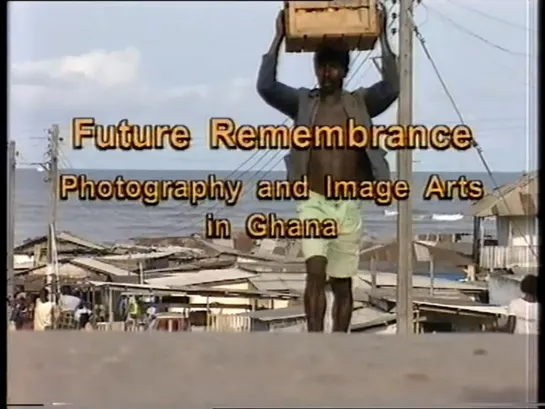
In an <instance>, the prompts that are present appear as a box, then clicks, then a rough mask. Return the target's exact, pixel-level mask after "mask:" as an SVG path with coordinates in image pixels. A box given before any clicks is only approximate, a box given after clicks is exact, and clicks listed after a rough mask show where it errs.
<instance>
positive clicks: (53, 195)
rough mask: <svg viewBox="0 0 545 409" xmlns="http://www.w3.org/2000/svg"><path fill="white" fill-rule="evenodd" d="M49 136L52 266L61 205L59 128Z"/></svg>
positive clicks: (49, 246) (49, 247) (49, 254)
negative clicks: (58, 213) (59, 205)
mask: <svg viewBox="0 0 545 409" xmlns="http://www.w3.org/2000/svg"><path fill="white" fill-rule="evenodd" d="M48 134H49V152H48V153H49V163H48V167H47V169H48V172H49V174H48V183H49V223H48V229H47V262H48V263H50V264H52V263H53V262H54V261H55V260H54V257H53V240H54V239H55V234H56V231H57V212H58V204H59V126H58V125H52V126H51V128H50V129H49V130H48Z"/></svg>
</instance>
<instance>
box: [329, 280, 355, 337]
mask: <svg viewBox="0 0 545 409" xmlns="http://www.w3.org/2000/svg"><path fill="white" fill-rule="evenodd" d="M330 283H331V290H332V291H333V297H334V298H333V332H348V330H349V329H350V321H351V319H352V309H353V307H354V297H353V295H352V278H335V277H331V279H330Z"/></svg>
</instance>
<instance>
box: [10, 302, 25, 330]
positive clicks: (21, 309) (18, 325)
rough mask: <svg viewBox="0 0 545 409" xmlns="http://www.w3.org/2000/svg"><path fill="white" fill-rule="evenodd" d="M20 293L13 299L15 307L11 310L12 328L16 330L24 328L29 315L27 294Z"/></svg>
mask: <svg viewBox="0 0 545 409" xmlns="http://www.w3.org/2000/svg"><path fill="white" fill-rule="evenodd" d="M21 294H22V293H20V294H19V296H17V297H16V298H15V300H14V301H13V308H12V310H11V317H10V322H11V324H10V325H11V328H12V329H15V330H21V329H23V326H24V325H25V323H26V321H27V317H28V303H27V299H26V296H21Z"/></svg>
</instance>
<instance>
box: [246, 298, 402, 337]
mask: <svg viewBox="0 0 545 409" xmlns="http://www.w3.org/2000/svg"><path fill="white" fill-rule="evenodd" d="M328 312H329V313H330V312H331V311H328ZM243 315H244V316H246V317H249V318H250V330H251V331H254V332H263V331H264V332H306V317H305V312H304V309H303V307H302V306H295V307H288V308H279V309H275V310H259V311H251V312H248V313H246V314H243ZM326 321H328V317H327V316H326ZM395 321H396V317H395V314H393V313H389V312H384V311H381V310H379V309H377V308H374V307H372V306H362V305H361V303H355V309H354V312H353V313H352V321H351V325H350V332H352V333H356V332H372V333H377V334H380V333H392V332H395V331H392V328H391V327H392V326H395ZM329 324H330V325H328V326H327V327H328V332H330V331H331V323H329Z"/></svg>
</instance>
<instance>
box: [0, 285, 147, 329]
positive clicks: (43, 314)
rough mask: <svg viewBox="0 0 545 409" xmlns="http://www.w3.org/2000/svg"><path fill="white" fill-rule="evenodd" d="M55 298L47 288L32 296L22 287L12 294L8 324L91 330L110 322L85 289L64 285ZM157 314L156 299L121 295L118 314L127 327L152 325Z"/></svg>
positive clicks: (116, 312) (22, 326) (116, 313)
mask: <svg viewBox="0 0 545 409" xmlns="http://www.w3.org/2000/svg"><path fill="white" fill-rule="evenodd" d="M56 298H57V299H56V302H53V301H52V297H51V295H50V292H49V291H48V289H47V288H46V287H44V288H42V289H41V290H40V291H39V293H38V294H35V295H33V296H30V295H29V294H27V292H25V290H24V288H23V287H18V288H17V289H16V291H15V294H14V296H13V297H8V299H7V305H8V323H9V329H10V330H34V331H47V330H51V329H71V330H87V331H90V330H92V329H93V328H94V327H95V324H96V323H100V322H105V321H106V310H105V308H104V306H103V305H102V304H94V305H92V304H91V303H90V302H88V301H86V300H85V299H86V297H85V296H84V294H83V293H82V292H81V291H78V290H73V289H72V288H71V287H70V286H62V287H61V289H60V295H59V296H58V297H56ZM156 314H157V307H156V300H155V298H153V299H151V300H144V299H140V298H137V297H135V296H133V295H130V296H122V297H120V298H119V303H118V305H117V308H116V311H114V315H115V317H116V318H117V319H121V320H124V321H125V325H126V327H127V329H129V330H134V329H138V328H140V327H144V328H145V329H147V328H151V327H152V325H151V324H152V323H153V322H154V320H155V318H156Z"/></svg>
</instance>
